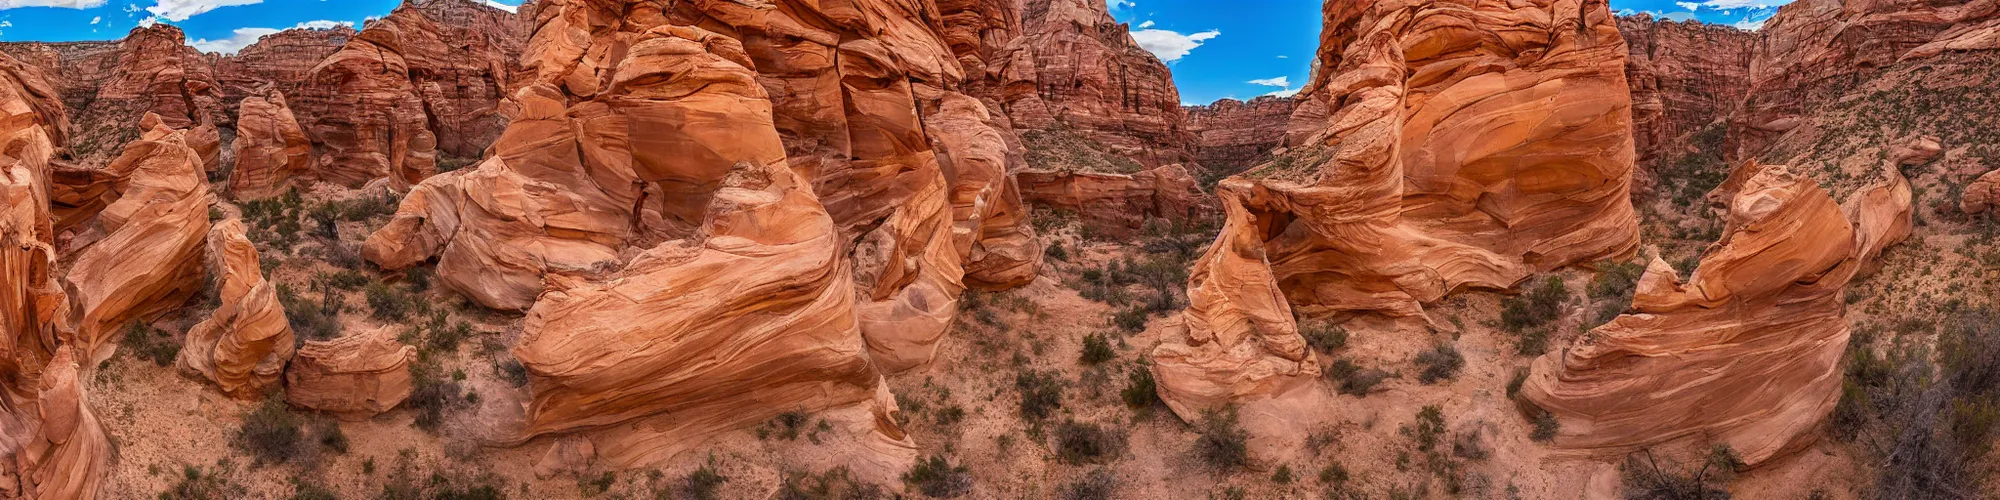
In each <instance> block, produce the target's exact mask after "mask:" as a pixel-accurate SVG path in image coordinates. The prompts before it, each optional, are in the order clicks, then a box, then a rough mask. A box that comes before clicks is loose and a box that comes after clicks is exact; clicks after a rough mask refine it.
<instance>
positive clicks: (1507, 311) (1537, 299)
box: [1500, 276, 1569, 356]
mask: <svg viewBox="0 0 2000 500" xmlns="http://www.w3.org/2000/svg"><path fill="white" fill-rule="evenodd" d="M1568 302H1569V288H1568V287H1567V286H1566V285H1564V284H1563V281H1562V278H1558V277H1555V276H1549V277H1547V278H1544V279H1542V280H1541V281H1539V282H1536V283H1535V285H1534V286H1533V287H1531V288H1529V289H1528V293H1526V294H1523V295H1522V296H1519V297H1508V298H1506V299H1504V300H1502V301H1500V307H1501V310H1500V327H1501V329H1504V330H1506V331H1508V332H1509V333H1513V334H1515V335H1517V336H1519V338H1518V339H1517V342H1516V344H1515V345H1516V347H1517V348H1518V351H1519V352H1520V353H1521V354H1522V355H1527V356H1539V355H1541V354H1542V353H1543V352H1547V351H1548V350H1549V337H1550V336H1552V335H1554V334H1555V330H1556V328H1557V326H1558V325H1557V324H1556V321H1557V320H1559V319H1561V318H1562V308H1563V305H1565V304H1567V303H1568Z"/></svg>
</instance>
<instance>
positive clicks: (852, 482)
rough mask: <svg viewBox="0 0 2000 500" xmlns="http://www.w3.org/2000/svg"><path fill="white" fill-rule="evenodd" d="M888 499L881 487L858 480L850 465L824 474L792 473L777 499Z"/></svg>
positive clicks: (786, 476) (781, 487) (780, 488)
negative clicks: (848, 468)
mask: <svg viewBox="0 0 2000 500" xmlns="http://www.w3.org/2000/svg"><path fill="white" fill-rule="evenodd" d="M881 498H888V494H887V493H884V492H883V491H882V487H881V486H876V485H873V484H868V483H863V482H860V481H859V480H856V479H855V478H854V476H853V474H852V473H850V472H848V470H847V468H846V467H837V468H834V469H832V470H828V471H826V473H824V474H812V473H806V472H792V473H787V474H785V477H784V481H783V482H782V483H780V484H779V486H778V496H777V500H875V499H881Z"/></svg>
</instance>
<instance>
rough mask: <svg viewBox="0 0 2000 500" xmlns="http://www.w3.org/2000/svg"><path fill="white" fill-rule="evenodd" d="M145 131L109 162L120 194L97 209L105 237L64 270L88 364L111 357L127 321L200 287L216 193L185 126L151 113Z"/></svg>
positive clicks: (78, 339)
mask: <svg viewBox="0 0 2000 500" xmlns="http://www.w3.org/2000/svg"><path fill="white" fill-rule="evenodd" d="M141 124H142V126H144V127H146V129H145V132H144V136H143V137H142V138H141V139H140V140H138V141H135V142H133V143H131V144H129V145H127V146H126V147H125V153H124V154H122V155H119V157H118V158H117V159H116V160H114V161H113V162H112V164H111V166H110V167H107V168H106V170H109V171H112V172H116V173H118V178H119V179H120V180H119V181H118V182H117V183H116V187H115V188H114V191H113V193H112V196H115V199H116V201H114V202H112V203H111V204H109V205H107V206H105V207H104V209H103V211H101V212H99V213H98V214H97V218H96V222H97V227H96V228H95V229H93V230H98V231H102V232H103V239H102V240H99V241H97V242H95V243H93V244H91V245H90V246H89V247H87V248H84V249H83V250H82V251H81V252H80V253H78V254H77V257H76V261H75V263H74V264H72V265H71V266H70V272H69V275H68V276H66V277H64V279H65V280H66V281H67V288H68V289H69V290H70V294H71V298H72V299H73V300H75V303H76V305H77V306H78V307H79V308H80V309H79V311H78V313H79V314H81V316H80V320H79V322H78V324H77V326H76V328H77V331H76V334H75V338H74V339H73V341H74V343H75V344H76V345H77V350H78V351H79V355H80V356H82V357H83V358H84V361H87V362H88V363H90V364H91V366H95V365H96V363H100V362H103V361H104V360H106V359H110V357H111V355H112V353H114V352H115V351H116V350H117V348H118V342H117V338H118V335H120V334H122V333H123V332H124V328H125V326H126V323H128V322H131V321H133V320H137V319H142V318H151V317H154V316H157V315H159V314H161V313H164V312H166V311H168V310H171V309H173V308H176V307H179V306H180V305H181V304H182V303H184V302H186V301H187V299H188V298H189V297H192V296H193V295H194V293H195V292H196V291H198V290H200V289H201V287H202V278H201V276H202V251H203V247H204V241H203V240H204V238H205V237H206V236H207V235H208V232H209V220H208V210H209V205H210V204H212V203H213V202H214V196H213V195H212V194H210V193H209V191H208V181H207V179H206V178H205V177H204V175H203V173H202V168H201V164H200V161H201V159H200V157H199V154H198V153H196V152H195V151H194V149H193V148H189V147H188V146H187V142H186V138H185V137H186V133H185V131H181V130H174V129H171V128H168V127H167V126H166V125H165V124H163V123H161V121H160V120H159V119H158V118H157V115H152V114H148V115H147V117H146V119H145V120H144V121H142V122H141Z"/></svg>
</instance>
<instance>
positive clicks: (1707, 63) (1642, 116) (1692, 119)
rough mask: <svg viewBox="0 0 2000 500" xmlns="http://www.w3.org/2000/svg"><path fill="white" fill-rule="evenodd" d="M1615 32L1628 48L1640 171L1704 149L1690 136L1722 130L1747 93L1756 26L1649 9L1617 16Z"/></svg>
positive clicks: (1661, 166) (1654, 170)
mask: <svg viewBox="0 0 2000 500" xmlns="http://www.w3.org/2000/svg"><path fill="white" fill-rule="evenodd" d="M1618 30H1619V32H1620V33H1621V34H1623V36H1624V37H1625V43H1626V45H1627V46H1628V47H1630V51H1629V52H1628V53H1627V55H1626V58H1625V76H1626V81H1627V82H1628V83H1629V84H1630V85H1631V89H1632V128H1633V134H1632V135H1633V140H1634V141H1635V143H1636V147H1637V151H1638V158H1637V160H1638V164H1639V166H1640V169H1639V173H1640V175H1642V176H1645V175H1647V174H1653V173H1657V172H1660V171H1661V170H1662V169H1664V168H1667V165H1666V164H1665V162H1671V161H1674V160H1675V159H1677V158H1680V157H1682V156H1684V155H1687V154H1690V153H1694V151H1690V149H1692V148H1698V147H1702V145H1699V144H1693V141H1692V140H1691V139H1690V136H1693V135H1695V134H1697V133H1700V132H1702V131H1703V130H1704V129H1710V128H1713V129H1714V130H1716V131H1718V132H1719V131H1721V130H1723V129H1725V128H1726V127H1727V125H1728V120H1729V119H1730V117H1731V115H1733V114H1734V113H1735V111H1736V109H1737V108H1738V107H1739V106H1741V105H1742V103H1743V99H1744V97H1746V96H1747V95H1748V93H1749V91H1750V61H1751V58H1752V57H1753V56H1754V55H1755V53H1756V49H1757V47H1758V43H1759V41H1760V38H1759V37H1758V34H1757V32H1754V31H1744V30H1740V29H1736V28H1734V27H1730V26H1724V25H1718V24H1707V23H1703V22H1700V21H1679V22H1677V21H1673V20H1668V19H1657V20H1656V19H1654V18H1653V17H1652V16H1651V15H1647V14H1639V15H1636V16H1625V17H1620V18H1618Z"/></svg>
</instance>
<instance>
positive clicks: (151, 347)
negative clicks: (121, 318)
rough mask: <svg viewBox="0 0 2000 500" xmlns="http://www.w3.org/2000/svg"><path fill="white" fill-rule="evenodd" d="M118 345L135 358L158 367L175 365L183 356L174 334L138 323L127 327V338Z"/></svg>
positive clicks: (134, 322)
mask: <svg viewBox="0 0 2000 500" xmlns="http://www.w3.org/2000/svg"><path fill="white" fill-rule="evenodd" d="M118 344H119V346H120V347H123V348H124V349H125V351H126V352H130V353H132V355H133V356H136V357H138V358H139V359H144V360H148V361H152V362H153V364H155V365H158V366H170V365H173V364H174V361H175V360H177V359H179V358H180V355H181V343H180V342H176V341H175V340H174V337H173V334H171V333H167V332H166V331H165V330H160V329H158V328H153V327H152V326H151V325H147V324H145V323H141V322H138V321H133V322H132V323H131V324H130V325H126V327H125V337H124V338H122V339H120V340H119V341H118Z"/></svg>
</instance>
